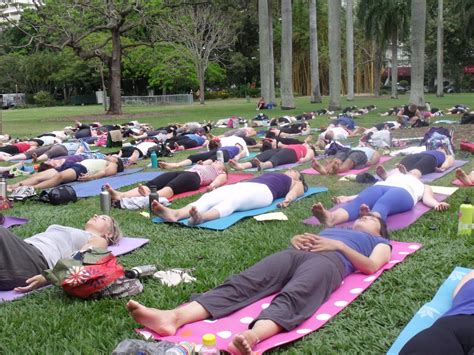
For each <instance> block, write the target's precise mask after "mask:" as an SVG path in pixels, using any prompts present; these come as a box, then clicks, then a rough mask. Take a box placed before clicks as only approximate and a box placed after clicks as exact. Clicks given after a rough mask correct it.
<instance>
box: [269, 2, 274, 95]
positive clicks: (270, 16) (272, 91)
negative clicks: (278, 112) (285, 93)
mask: <svg viewBox="0 0 474 355" xmlns="http://www.w3.org/2000/svg"><path fill="white" fill-rule="evenodd" d="M268 38H269V39H268V45H269V52H268V53H269V55H268V60H269V63H268V66H269V68H270V79H269V85H270V89H269V90H270V96H269V98H268V100H269V102H271V103H272V104H275V103H276V94H275V56H274V55H273V16H272V2H271V1H268Z"/></svg>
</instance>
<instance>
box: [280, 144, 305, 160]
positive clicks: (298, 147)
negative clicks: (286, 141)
mask: <svg viewBox="0 0 474 355" xmlns="http://www.w3.org/2000/svg"><path fill="white" fill-rule="evenodd" d="M285 148H288V149H291V150H293V151H294V152H295V153H296V157H297V158H298V160H300V159H301V158H304V157H305V156H306V153H307V151H308V150H307V149H306V147H305V146H304V145H303V144H290V145H287V146H285Z"/></svg>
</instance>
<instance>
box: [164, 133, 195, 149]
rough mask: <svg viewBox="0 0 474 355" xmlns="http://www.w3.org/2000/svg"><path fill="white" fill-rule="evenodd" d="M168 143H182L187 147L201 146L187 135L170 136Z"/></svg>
mask: <svg viewBox="0 0 474 355" xmlns="http://www.w3.org/2000/svg"><path fill="white" fill-rule="evenodd" d="M166 143H170V144H172V143H175V144H178V145H182V146H183V147H184V148H185V149H189V148H195V147H199V144H198V143H197V142H196V141H195V140H192V139H191V138H189V137H187V136H180V137H175V138H170V139H167V140H166Z"/></svg>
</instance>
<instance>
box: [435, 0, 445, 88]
mask: <svg viewBox="0 0 474 355" xmlns="http://www.w3.org/2000/svg"><path fill="white" fill-rule="evenodd" d="M443 32H444V28H443V0H438V25H437V37H436V38H437V40H436V64H437V65H436V68H437V70H436V81H437V83H438V85H437V88H436V96H438V97H442V96H443V95H444V90H443V89H444V77H443V51H444V45H443Z"/></svg>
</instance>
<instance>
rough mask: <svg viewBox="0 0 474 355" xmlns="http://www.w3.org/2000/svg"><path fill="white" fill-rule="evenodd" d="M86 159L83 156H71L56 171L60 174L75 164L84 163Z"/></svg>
mask: <svg viewBox="0 0 474 355" xmlns="http://www.w3.org/2000/svg"><path fill="white" fill-rule="evenodd" d="M84 159H85V158H84V157H83V156H82V155H70V156H68V157H67V158H66V159H65V160H64V163H63V165H61V166H60V167H58V168H56V170H57V171H59V172H61V171H64V170H66V169H69V168H70V167H71V166H73V165H74V164H76V163H79V162H81V161H83V160H84Z"/></svg>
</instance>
